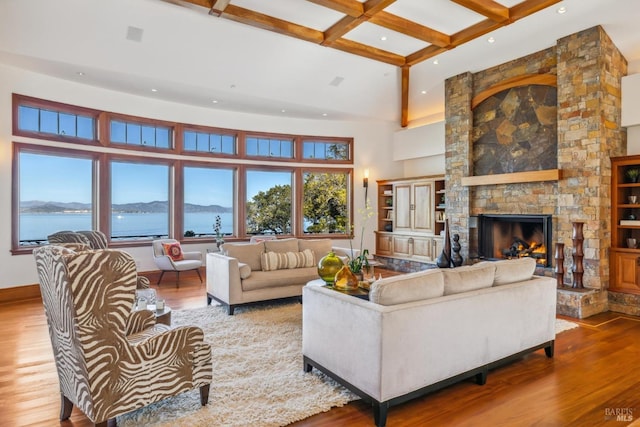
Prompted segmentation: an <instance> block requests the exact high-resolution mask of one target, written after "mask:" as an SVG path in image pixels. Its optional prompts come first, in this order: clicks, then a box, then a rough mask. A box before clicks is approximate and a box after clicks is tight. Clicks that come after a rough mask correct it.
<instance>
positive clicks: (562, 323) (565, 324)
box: [556, 319, 580, 335]
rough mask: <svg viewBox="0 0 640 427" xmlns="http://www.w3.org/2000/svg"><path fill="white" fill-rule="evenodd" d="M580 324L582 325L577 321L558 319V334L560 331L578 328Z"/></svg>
mask: <svg viewBox="0 0 640 427" xmlns="http://www.w3.org/2000/svg"><path fill="white" fill-rule="evenodd" d="M578 326H580V325H578V324H577V323H573V322H569V321H568V320H564V319H556V335H557V334H559V333H560V332H564V331H568V330H569V329H573V328H577V327H578Z"/></svg>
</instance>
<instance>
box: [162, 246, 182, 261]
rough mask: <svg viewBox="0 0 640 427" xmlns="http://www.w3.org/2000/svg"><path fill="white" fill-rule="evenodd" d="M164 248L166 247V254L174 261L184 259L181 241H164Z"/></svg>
mask: <svg viewBox="0 0 640 427" xmlns="http://www.w3.org/2000/svg"><path fill="white" fill-rule="evenodd" d="M162 249H164V254H165V255H168V256H169V258H171V259H172V260H174V261H182V260H183V259H184V256H183V255H182V248H181V247H180V242H174V243H163V244H162Z"/></svg>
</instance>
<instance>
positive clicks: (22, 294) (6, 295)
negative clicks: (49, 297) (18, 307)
mask: <svg viewBox="0 0 640 427" xmlns="http://www.w3.org/2000/svg"><path fill="white" fill-rule="evenodd" d="M41 298H42V297H41V295H40V286H38V285H26V286H16V287H14V288H4V289H0V304H13V303H15V302H19V301H23V300H31V299H41Z"/></svg>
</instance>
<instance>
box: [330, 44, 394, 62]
mask: <svg viewBox="0 0 640 427" xmlns="http://www.w3.org/2000/svg"><path fill="white" fill-rule="evenodd" d="M331 47H332V48H334V49H338V50H342V51H343V52H348V53H352V54H354V55H359V56H364V57H365V58H369V59H375V60H376V61H380V62H385V63H387V64H391V65H395V66H396V67H401V66H403V65H405V59H404V56H402V55H397V54H395V53H391V52H387V51H386V50H382V49H378V48H375V47H372V46H369V45H366V44H362V43H358V42H354V41H352V40H347V39H338V40H336V41H335V42H333V43H332V44H331Z"/></svg>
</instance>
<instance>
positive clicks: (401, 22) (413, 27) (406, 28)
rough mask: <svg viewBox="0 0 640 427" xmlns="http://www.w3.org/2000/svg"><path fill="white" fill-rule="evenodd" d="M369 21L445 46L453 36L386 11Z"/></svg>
mask: <svg viewBox="0 0 640 427" xmlns="http://www.w3.org/2000/svg"><path fill="white" fill-rule="evenodd" d="M369 22H371V23H372V24H376V25H380V26H381V27H385V28H388V29H389V30H393V31H397V32H398V33H402V34H405V35H407V36H409V37H414V38H416V39H419V40H422V41H425V42H427V43H431V44H434V45H436V46H440V47H445V46H447V45H448V44H450V43H451V37H449V36H448V35H447V34H444V33H441V32H440V31H436V30H433V29H431V28H429V27H425V26H424V25H420V24H417V23H415V22H413V21H409V20H408V19H404V18H402V17H400V16H396V15H393V14H391V13H388V12H385V11H382V12H378V13H377V14H375V15H374V16H372V17H371V19H369Z"/></svg>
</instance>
